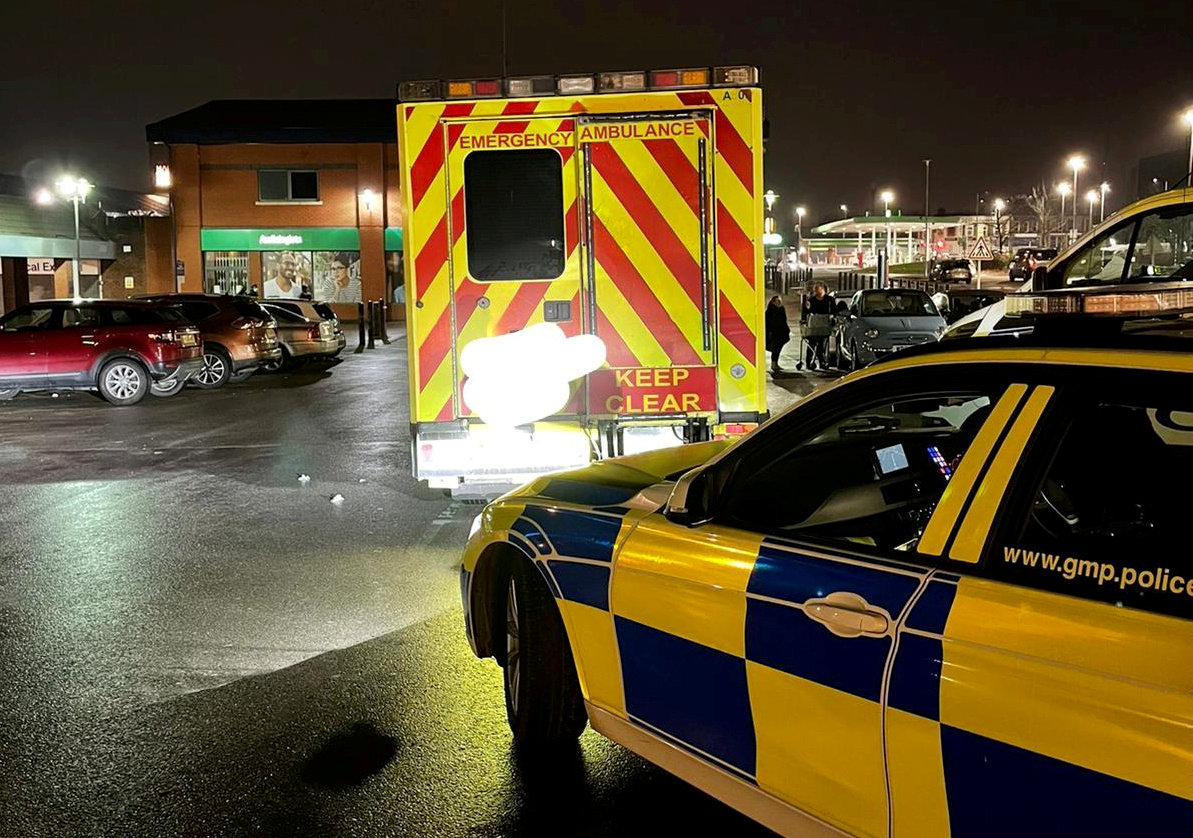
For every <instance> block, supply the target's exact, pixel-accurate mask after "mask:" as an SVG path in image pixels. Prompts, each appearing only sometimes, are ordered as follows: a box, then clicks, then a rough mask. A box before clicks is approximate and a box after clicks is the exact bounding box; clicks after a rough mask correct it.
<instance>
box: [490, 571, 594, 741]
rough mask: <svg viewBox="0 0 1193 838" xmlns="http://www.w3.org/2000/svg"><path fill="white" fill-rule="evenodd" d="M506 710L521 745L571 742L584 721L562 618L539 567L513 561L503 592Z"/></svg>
mask: <svg viewBox="0 0 1193 838" xmlns="http://www.w3.org/2000/svg"><path fill="white" fill-rule="evenodd" d="M505 657H506V660H505V668H504V670H503V672H504V677H503V681H504V685H505V712H506V717H507V718H508V719H509V725H510V730H511V731H513V734H514V742H515V744H516V745H518V746H519V747H523V748H531V749H537V748H548V747H552V746H561V745H567V744H569V743H573V742H575V741H576V739H577V738H578V737H579V736H580V734H581V733H582V732H583V730H584V725H585V724H586V723H587V721H588V717H587V714H586V713H585V711H584V697H583V695H582V694H581V692H580V681H579V679H578V678H577V677H576V665H575V662H574V660H573V658H572V651H571V647H570V646H569V645H568V640H567V634H566V632H565V631H564V627H563V620H562V619H561V618H560V616H559V608H558V607H557V606H556V605H555V600H554V598H553V597H552V596H551V592H550V591H549V590H547V586H546V584H545V583H544V582H543V579H542V577H541V576H540V575H539V572H538V571H537V570H536V569H535V568H534V567H532V566H531V565H530V563H529V562H526V561H518V562H517V563H515V564H514V566H513V568H512V571H511V573H510V579H509V584H508V586H507V589H506V597H505Z"/></svg>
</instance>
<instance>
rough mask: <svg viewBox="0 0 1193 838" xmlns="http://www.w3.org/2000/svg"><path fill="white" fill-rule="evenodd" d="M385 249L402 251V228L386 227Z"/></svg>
mask: <svg viewBox="0 0 1193 838" xmlns="http://www.w3.org/2000/svg"><path fill="white" fill-rule="evenodd" d="M385 249H386V250H387V251H389V250H402V249H403V248H402V228H401V227H386V228H385Z"/></svg>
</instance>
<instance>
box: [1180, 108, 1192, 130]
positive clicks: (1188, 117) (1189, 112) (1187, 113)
mask: <svg viewBox="0 0 1193 838" xmlns="http://www.w3.org/2000/svg"><path fill="white" fill-rule="evenodd" d="M1181 119H1183V120H1185V124H1186V125H1188V126H1189V127H1190V128H1193V108H1189V110H1187V111H1185V112H1184V113H1183V114H1181Z"/></svg>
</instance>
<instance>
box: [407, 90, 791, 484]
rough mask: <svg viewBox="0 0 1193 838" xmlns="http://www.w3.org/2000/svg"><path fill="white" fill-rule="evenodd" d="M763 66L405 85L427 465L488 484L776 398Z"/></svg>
mask: <svg viewBox="0 0 1193 838" xmlns="http://www.w3.org/2000/svg"><path fill="white" fill-rule="evenodd" d="M757 82H758V77H757V71H756V70H755V69H754V68H752V67H716V68H689V69H677V70H662V71H649V72H619V73H599V74H590V75H568V76H535V77H523V78H505V79H472V80H459V81H447V82H440V81H423V82H407V83H402V84H401V85H399V89H398V99H399V104H398V114H397V119H398V145H399V150H400V153H399V159H400V166H401V169H402V187H403V196H404V201H405V208H406V216H405V229H404V234H405V240H406V242H407V245H406V247H407V250H406V262H405V269H406V289H407V290H406V296H407V343H408V349H409V391H410V417H411V437H412V448H413V451H412V460H413V468H414V473H415V475H416V476H417V477H419V478H421V479H423V480H426V481H427V482H428V484H429V485H430V486H432V487H437V488H445V489H451V490H452V491H453V493H456V494H462V495H468V494H473V495H481V496H483V495H486V494H493V493H494V492H496V491H500V490H504V489H505V488H509V487H510V486H512V485H516V484H519V483H522V482H525V481H526V480H528V479H531V478H532V477H534V476H535V475H538V474H543V473H546V472H550V471H555V470H557V469H561V468H568V467H578V466H582V465H585V464H587V463H589V462H590V461H592V460H593V459H599V458H601V457H604V456H612V455H617V454H622V453H632V452H634V451H642V450H649V449H653V448H659V447H664V446H669V445H676V444H680V443H682V442H695V441H701V440H707V439H710V438H712V437H714V436H724V435H734V434H740V433H744V432H745V431H747V430H749V429H751V428H753V427H754V426H755V425H756V424H757V423H758V422H760V421H762V420H763V419H765V418H766V415H767V408H766V397H765V392H766V391H765V386H766V382H765V367H764V365H763V331H762V330H763V323H762V314H763V290H764V289H763V274H762V232H763V229H762V225H763V217H762V200H761V198H762V194H761V193H762V190H761V185H762V151H763V131H762V99H761V91H760V89H759V87H758V84H757Z"/></svg>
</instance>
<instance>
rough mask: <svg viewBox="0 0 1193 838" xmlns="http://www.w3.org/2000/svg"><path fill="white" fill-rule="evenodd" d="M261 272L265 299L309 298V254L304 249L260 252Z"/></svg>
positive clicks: (310, 283)
mask: <svg viewBox="0 0 1193 838" xmlns="http://www.w3.org/2000/svg"><path fill="white" fill-rule="evenodd" d="M261 274H262V276H264V277H265V288H264V289H263V290H262V292H261V296H262V297H265V298H266V299H284V300H302V299H306V300H309V299H311V288H312V282H311V254H310V253H309V252H305V251H294V250H282V251H278V252H276V253H262V254H261Z"/></svg>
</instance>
